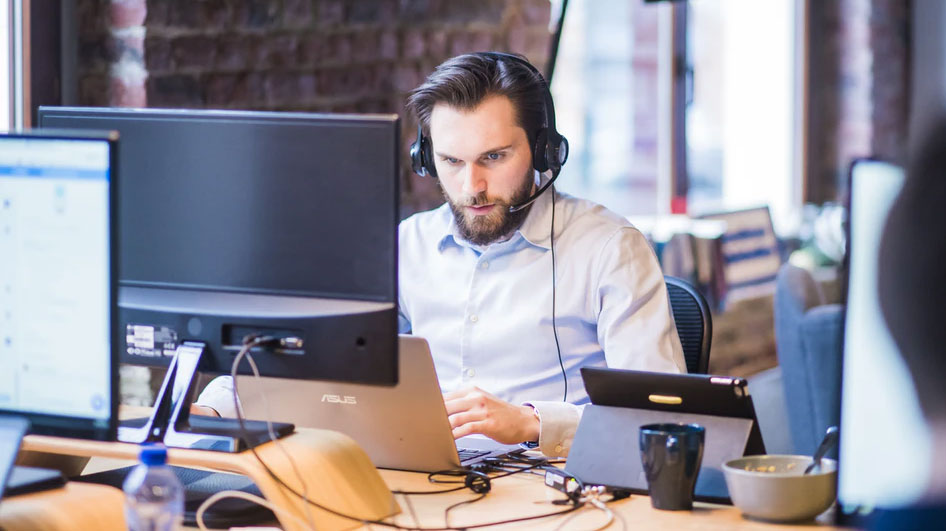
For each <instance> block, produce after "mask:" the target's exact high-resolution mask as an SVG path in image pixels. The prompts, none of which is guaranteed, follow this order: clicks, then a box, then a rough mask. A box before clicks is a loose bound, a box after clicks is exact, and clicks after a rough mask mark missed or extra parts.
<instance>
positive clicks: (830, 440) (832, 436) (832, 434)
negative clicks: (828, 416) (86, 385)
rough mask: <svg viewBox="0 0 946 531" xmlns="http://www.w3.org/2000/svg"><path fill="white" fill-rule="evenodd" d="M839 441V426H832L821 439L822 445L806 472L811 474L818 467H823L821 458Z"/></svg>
mask: <svg viewBox="0 0 946 531" xmlns="http://www.w3.org/2000/svg"><path fill="white" fill-rule="evenodd" d="M837 443H838V427H837V426H831V427H830V428H828V431H827V432H826V433H825V434H824V439H822V440H821V446H819V447H818V451H817V452H815V456H814V457H813V458H812V459H811V464H810V465H808V468H806V469H805V474H809V473H810V472H811V471H812V470H814V469H816V468H821V458H822V457H824V454H826V453H828V450H830V449H832V448H834V445H835V444H837Z"/></svg>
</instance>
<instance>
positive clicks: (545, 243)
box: [437, 182, 556, 252]
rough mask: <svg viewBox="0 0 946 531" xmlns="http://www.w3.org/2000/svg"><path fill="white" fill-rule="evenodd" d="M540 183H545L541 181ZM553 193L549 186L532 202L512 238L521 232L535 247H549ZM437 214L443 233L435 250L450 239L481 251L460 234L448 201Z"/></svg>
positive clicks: (443, 247) (442, 247) (439, 248)
mask: <svg viewBox="0 0 946 531" xmlns="http://www.w3.org/2000/svg"><path fill="white" fill-rule="evenodd" d="M542 184H545V183H544V182H543V183H542ZM554 193H556V192H555V188H554V187H550V188H549V189H548V190H546V191H545V192H544V193H543V194H542V195H540V196H539V197H538V199H536V200H535V202H533V203H532V207H531V208H530V209H529V213H528V214H527V215H526V219H525V221H523V222H522V225H521V226H520V227H519V228H518V229H516V232H515V233H513V236H512V237H513V238H515V237H516V234H521V235H522V237H523V238H524V239H525V240H526V241H527V242H529V243H531V244H532V245H535V246H536V247H542V248H543V249H550V248H551V246H550V245H549V242H550V238H549V226H550V224H551V218H552V194H554ZM437 215H438V216H439V218H440V221H441V223H440V226H441V227H442V228H443V235H442V236H441V237H440V239H439V240H438V243H437V250H438V251H439V252H443V250H444V249H445V248H446V246H447V245H448V244H449V243H450V242H451V241H452V242H453V243H454V244H456V245H462V246H465V247H472V248H474V249H477V250H480V251H482V249H481V248H480V247H479V246H475V245H473V244H472V243H470V242H468V241H466V240H464V239H463V237H462V236H460V231H459V229H458V228H457V222H456V219H455V218H454V217H453V211H452V210H451V209H450V205H449V204H448V203H444V204H443V205H441V206H440V207H439V208H438V209H437Z"/></svg>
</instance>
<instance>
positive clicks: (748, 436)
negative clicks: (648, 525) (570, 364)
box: [565, 367, 765, 503]
mask: <svg viewBox="0 0 946 531" xmlns="http://www.w3.org/2000/svg"><path fill="white" fill-rule="evenodd" d="M581 376H582V379H583V380H584V382H585V389H586V390H587V391H588V396H589V397H590V398H591V404H590V405H588V406H586V407H585V410H584V413H583V414H582V418H581V423H580V424H579V425H578V431H577V432H576V433H575V440H574V442H573V443H572V447H571V450H570V452H569V454H568V460H567V461H566V464H565V470H566V471H567V472H569V473H570V474H572V475H574V476H575V477H577V478H578V479H580V480H582V482H583V483H585V484H590V485H605V486H608V487H612V488H617V489H624V490H627V491H630V492H636V493H640V494H646V493H647V479H646V477H645V476H644V471H643V468H642V467H641V459H640V446H639V439H638V438H639V430H640V427H641V426H642V425H644V424H652V423H659V422H682V423H696V424H700V425H702V426H704V427H705V428H706V442H705V446H704V448H703V461H702V465H701V467H700V473H699V476H698V478H697V482H696V489H695V492H694V499H695V500H699V501H709V502H714V503H731V501H730V499H729V491H728V489H727V488H726V481H725V479H724V477H723V471H722V465H723V463H725V462H726V461H729V460H731V459H737V458H739V457H742V456H743V455H757V454H764V453H765V445H764V443H763V441H762V433H761V431H760V430H759V423H758V421H757V419H756V415H755V408H754V407H753V405H752V398H751V397H750V396H749V388H748V382H747V381H746V380H744V379H742V378H733V377H728V376H709V375H700V374H666V373H655V372H645V371H630V370H622V369H600V368H591V367H585V368H582V369H581Z"/></svg>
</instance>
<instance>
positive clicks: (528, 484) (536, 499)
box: [372, 470, 836, 531]
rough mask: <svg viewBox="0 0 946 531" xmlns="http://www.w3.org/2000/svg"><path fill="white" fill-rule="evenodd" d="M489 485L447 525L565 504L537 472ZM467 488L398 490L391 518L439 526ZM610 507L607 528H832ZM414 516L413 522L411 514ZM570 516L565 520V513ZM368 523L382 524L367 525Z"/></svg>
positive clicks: (414, 478) (538, 523) (400, 482)
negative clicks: (487, 490) (395, 510)
mask: <svg viewBox="0 0 946 531" xmlns="http://www.w3.org/2000/svg"><path fill="white" fill-rule="evenodd" d="M381 477H382V478H383V479H384V481H385V483H387V484H388V486H389V487H390V488H391V490H395V491H397V490H403V491H421V490H439V489H441V488H444V486H443V485H431V484H429V483H428V482H427V475H426V474H417V473H411V472H399V471H395V470H382V471H381ZM492 486H493V488H492V491H491V492H490V493H489V494H487V495H486V497H485V498H483V499H482V500H480V501H478V502H476V503H473V504H468V505H462V506H460V507H456V508H455V509H452V510H451V511H450V523H451V525H454V526H458V527H462V526H464V525H475V524H477V523H486V522H494V521H498V520H505V519H512V518H519V517H525V516H532V515H539V514H545V513H553V512H556V511H560V510H562V509H564V508H565V507H564V506H561V505H552V504H551V503H549V502H550V501H551V500H555V499H560V498H562V497H564V496H563V495H561V494H559V493H557V492H556V491H555V490H553V489H551V488H549V487H546V486H545V483H544V480H543V478H542V477H541V476H538V475H533V474H517V475H515V476H509V477H506V478H500V479H497V480H495V481H493V482H492ZM476 496H477V495H476V494H473V493H472V492H470V491H469V490H462V491H457V492H451V493H446V494H436V495H430V496H403V495H397V501H398V503H399V504H400V506H401V509H402V510H401V514H399V515H397V516H396V517H394V518H393V519H392V520H390V521H393V522H395V523H397V524H399V525H402V526H404V527H409V526H424V527H443V526H444V519H443V512H444V509H445V508H447V507H449V506H450V505H453V504H454V503H457V502H460V501H463V500H469V499H473V498H475V497H476ZM608 506H609V507H610V508H611V510H612V511H613V512H614V513H615V521H614V522H613V523H612V524H611V526H610V527H608V529H614V530H620V529H622V526H621V522H620V521H619V519H618V518H621V519H623V521H624V523H625V525H624V526H623V529H627V530H639V529H673V530H690V529H693V530H701V531H702V530H717V529H718V530H720V531H722V530H760V531H762V530H769V531H778V530H783V531H789V530H797V529H808V530H810V529H812V528H813V527H817V528H818V529H825V530H828V529H836V528H833V527H831V526H830V525H829V524H828V522H830V518H829V516H830V515H822V517H821V518H820V519H819V521H817V522H815V523H811V522H807V523H802V524H796V525H784V524H769V523H764V522H759V521H754V520H749V519H747V518H744V517H743V516H742V514H741V513H740V512H739V510H738V509H736V508H734V507H731V506H726V505H715V504H709V503H700V502H697V503H696V506H695V508H694V510H693V511H658V510H656V509H654V508H652V507H651V506H650V498H649V497H647V496H643V495H632V496H631V497H630V498H627V499H624V500H620V501H616V502H614V503H611V504H608ZM412 509H413V515H416V518H417V521H416V522H415V520H414V516H413V515H412ZM568 518H571V519H570V520H568V521H567V522H566V519H568ZM606 521H607V518H606V516H605V514H604V513H603V512H602V511H600V510H598V509H595V508H593V507H591V506H586V507H585V508H582V509H579V510H578V511H575V512H573V513H569V514H567V515H563V516H557V517H552V518H545V519H540V520H532V521H528V522H523V523H520V524H515V525H512V524H510V525H506V526H501V527H496V528H492V527H491V528H488V529H555V528H556V527H558V526H560V525H562V524H563V523H564V525H563V526H562V529H595V528H597V527H599V526H601V525H603V524H604V523H605V522H606ZM372 529H378V530H381V529H384V528H383V527H381V526H372Z"/></svg>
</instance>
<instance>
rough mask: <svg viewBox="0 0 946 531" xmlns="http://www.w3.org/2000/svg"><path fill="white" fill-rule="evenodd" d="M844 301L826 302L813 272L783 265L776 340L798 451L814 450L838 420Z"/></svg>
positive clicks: (778, 279) (778, 289)
mask: <svg viewBox="0 0 946 531" xmlns="http://www.w3.org/2000/svg"><path fill="white" fill-rule="evenodd" d="M842 324H843V312H842V309H841V305H840V304H828V302H827V301H826V300H825V296H824V293H823V292H822V290H821V287H820V286H819V285H818V283H817V282H816V281H815V280H814V278H812V276H811V274H810V273H809V272H808V271H807V270H805V269H802V268H799V267H795V266H793V265H790V264H785V265H783V266H782V267H781V269H779V272H778V276H777V277H776V291H775V345H776V351H777V353H778V359H779V365H780V366H781V372H782V384H783V386H784V390H785V403H786V406H787V410H788V422H789V426H790V428H791V434H792V444H793V446H794V448H793V449H794V453H799V454H808V455H810V454H812V453H814V451H815V449H816V448H817V447H818V444H819V443H820V442H821V439H822V437H823V436H824V433H825V430H826V429H827V428H828V426H833V425H837V424H838V416H839V403H840V385H839V384H840V381H841V327H842Z"/></svg>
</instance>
